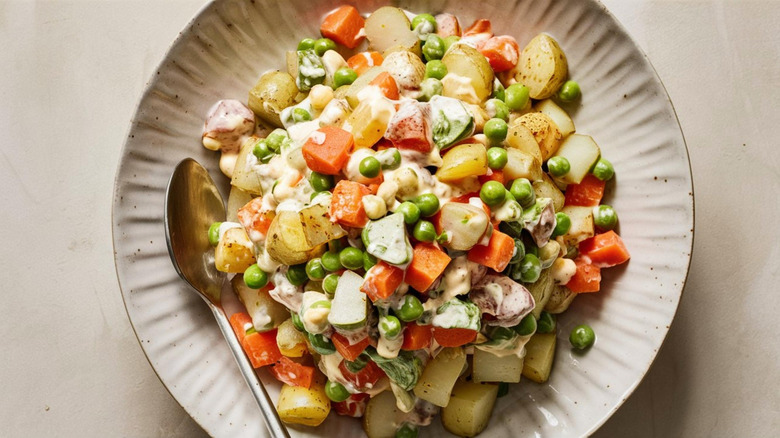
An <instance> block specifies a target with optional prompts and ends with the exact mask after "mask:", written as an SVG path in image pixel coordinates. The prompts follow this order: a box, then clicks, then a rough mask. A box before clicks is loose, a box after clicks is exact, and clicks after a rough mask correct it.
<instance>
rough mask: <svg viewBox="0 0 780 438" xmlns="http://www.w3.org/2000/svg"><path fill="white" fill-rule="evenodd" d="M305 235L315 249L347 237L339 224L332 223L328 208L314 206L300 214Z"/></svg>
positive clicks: (308, 242) (318, 205) (309, 244)
mask: <svg viewBox="0 0 780 438" xmlns="http://www.w3.org/2000/svg"><path fill="white" fill-rule="evenodd" d="M298 218H299V220H300V221H301V225H302V226H303V235H304V238H305V239H306V243H307V244H308V246H309V247H315V246H317V245H321V244H323V243H328V242H330V241H331V240H334V239H339V238H341V237H344V236H346V235H347V232H346V231H344V229H343V228H341V226H340V225H339V224H336V223H333V222H331V221H330V217H329V216H328V208H327V207H325V206H324V205H321V204H314V205H311V206H309V207H306V208H304V209H302V210H301V211H299V212H298Z"/></svg>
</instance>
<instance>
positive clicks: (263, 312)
mask: <svg viewBox="0 0 780 438" xmlns="http://www.w3.org/2000/svg"><path fill="white" fill-rule="evenodd" d="M230 285H231V286H232V287H233V292H235V294H236V295H237V296H238V299H239V300H241V302H242V303H243V304H244V307H246V311H247V313H249V316H251V317H252V325H253V326H254V327H255V330H257V331H258V332H264V331H268V330H271V329H272V328H274V327H277V326H278V325H279V324H281V323H282V322H283V321H284V320H286V319H289V318H290V312H289V311H288V310H287V308H286V307H284V305H282V304H281V303H279V302H277V301H276V300H274V299H273V298H271V296H270V295H269V294H268V291H267V290H264V289H252V288H250V287H249V286H247V285H246V283H244V276H243V275H236V276H235V277H233V278H232V279H231V280H230Z"/></svg>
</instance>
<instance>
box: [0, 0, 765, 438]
mask: <svg viewBox="0 0 780 438" xmlns="http://www.w3.org/2000/svg"><path fill="white" fill-rule="evenodd" d="M202 3H203V2H202V1H196V0H191V1H190V0H187V1H175V2H173V1H166V2H157V1H103V2H86V1H59V2H37V3H35V2H25V1H18V2H14V1H12V2H8V1H5V2H0V41H3V42H4V43H3V49H2V50H0V99H2V100H1V102H2V105H0V132H2V133H3V137H4V138H3V141H0V152H1V153H2V154H1V156H0V182H2V184H3V185H4V190H2V191H0V205H2V208H0V223H2V224H3V225H4V227H5V229H6V232H5V233H4V237H5V238H4V239H3V241H4V242H5V243H6V248H5V251H3V253H2V256H0V257H2V263H0V266H2V269H0V285H2V286H0V288H1V289H2V290H3V292H4V296H5V300H4V305H3V306H2V309H3V312H4V316H5V317H4V318H3V319H2V320H0V330H1V332H2V333H3V334H4V337H3V341H2V345H3V350H4V355H3V356H4V360H3V361H1V362H0V382H2V390H3V397H2V398H0V428H1V429H2V431H3V432H2V435H4V436H42V435H51V434H54V435H55V436H106V435H108V436H138V437H146V436H181V437H191V436H200V435H202V434H203V433H202V431H200V429H199V428H198V426H197V425H196V424H195V423H194V422H193V421H192V420H191V419H190V418H189V417H188V416H187V414H186V413H185V412H184V411H183V410H182V409H181V408H180V407H179V406H178V405H177V404H176V402H175V401H174V400H173V399H172V398H171V397H170V395H169V394H168V393H167V392H166V390H165V389H164V388H163V386H162V385H161V384H160V382H159V381H158V379H157V377H156V376H155V375H154V373H153V371H152V369H151V367H150V366H149V365H148V363H147V362H146V359H145V358H144V356H143V354H142V352H141V349H140V348H139V346H138V344H137V341H136V338H135V336H134V335H133V332H132V329H131V328H130V325H129V322H128V320H127V316H126V313H125V310H124V307H123V304H122V299H121V296H120V294H119V290H118V286H117V283H116V277H115V274H114V266H113V254H112V247H111V229H110V223H111V218H110V211H111V210H110V203H111V194H112V190H113V178H114V173H115V169H116V163H117V160H118V157H119V152H120V148H119V145H121V144H122V142H123V141H124V135H125V130H126V128H127V123H128V121H129V119H130V117H131V115H132V113H133V109H134V106H135V104H136V102H137V100H138V98H139V96H140V94H141V92H142V90H143V87H144V84H145V82H146V80H147V79H148V78H149V77H150V76H151V74H152V73H153V71H154V68H155V66H156V65H157V63H158V62H159V60H160V59H161V58H162V56H163V54H164V52H165V50H166V48H167V47H168V45H169V44H170V42H171V41H172V40H173V39H174V38H175V37H176V35H177V34H178V31H179V30H180V29H182V28H183V27H184V25H185V24H186V23H187V22H188V21H189V19H190V18H191V17H192V16H193V15H194V13H195V12H196V11H197V10H198V9H199V8H200V7H201V6H202ZM605 4H606V5H607V6H608V7H609V8H610V9H611V11H612V12H613V13H614V14H615V15H616V16H617V18H618V19H619V20H620V21H621V22H622V23H623V24H624V25H625V26H626V28H627V29H628V31H629V33H630V34H631V35H632V36H633V37H634V39H635V40H636V41H637V42H638V43H639V45H640V46H641V47H642V48H643V49H644V50H645V51H646V53H647V54H648V56H649V58H650V59H651V61H652V62H653V64H654V66H655V68H656V69H657V71H658V74H659V76H660V77H661V79H662V80H663V81H664V83H665V85H666V87H667V90H668V92H669V94H670V96H671V98H672V101H673V102H674V103H675V106H676V109H677V113H678V116H679V118H680V123H681V125H682V127H683V131H684V133H685V136H686V139H687V142H688V147H689V150H690V157H691V163H692V167H693V174H694V186H695V188H696V212H697V215H696V216H697V220H696V242H695V246H694V258H693V264H692V267H691V273H690V277H689V281H688V285H687V287H686V290H685V294H684V297H683V300H682V304H681V306H680V309H679V312H678V315H677V319H676V321H675V323H674V325H673V326H672V329H671V331H670V334H669V337H668V338H667V342H666V344H665V345H664V347H663V348H662V349H661V351H660V353H659V355H658V357H657V360H656V362H655V364H654V365H653V367H652V368H651V370H650V372H649V374H648V375H647V377H646V379H645V380H644V382H643V383H642V384H641V385H640V386H639V388H638V389H637V391H636V392H635V393H634V395H633V396H632V397H631V398H630V399H629V400H628V402H627V403H626V404H625V405H624V406H623V407H622V408H621V409H620V410H619V411H618V413H617V414H616V415H615V416H614V417H613V418H612V419H611V420H609V421H608V422H607V423H606V425H605V426H604V427H603V428H602V429H601V430H600V431H599V432H598V433H597V434H596V435H595V436H599V437H607V436H629V435H630V436H639V437H656V436H657V437H661V436H736V435H743V436H770V435H772V434H773V432H776V431H777V430H778V429H780V416H778V414H777V413H778V412H780V398H778V393H777V391H776V384H777V382H778V381H780V366H779V365H778V360H779V359H780V357H778V356H780V354H779V353H780V347H778V345H780V342H779V341H780V336H778V328H777V325H776V323H775V318H774V316H775V315H776V314H777V313H778V310H779V309H778V307H779V306H778V300H777V299H776V293H777V290H776V284H777V283H778V280H780V278H778V277H780V275H779V274H778V269H780V268H779V267H780V250H778V247H777V245H776V242H778V241H780V231H778V227H777V225H776V221H777V218H778V217H780V215H778V206H777V199H778V194H780V152H778V150H777V147H776V145H775V143H776V142H775V141H773V139H772V138H771V137H770V136H771V135H772V134H773V130H774V129H773V128H774V127H775V125H776V124H777V122H778V121H780V117H778V116H780V114H779V112H778V110H777V109H776V102H778V101H780V87H778V86H777V83H778V81H779V80H780V36H778V34H777V33H776V28H777V24H778V23H780V2H777V1H769V2H755V1H750V2H748V1H733V2H723V1H711V2H687V1H685V2H670V1H625V0H611V1H605ZM762 201H763V202H762Z"/></svg>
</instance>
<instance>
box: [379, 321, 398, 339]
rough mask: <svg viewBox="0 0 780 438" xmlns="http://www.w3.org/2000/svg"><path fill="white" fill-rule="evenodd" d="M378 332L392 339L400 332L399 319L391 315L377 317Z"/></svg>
mask: <svg viewBox="0 0 780 438" xmlns="http://www.w3.org/2000/svg"><path fill="white" fill-rule="evenodd" d="M379 334H381V335H382V336H384V337H385V338H386V339H390V340H393V339H395V338H397V337H398V335H400V334H401V321H399V320H398V318H396V317H395V316H393V315H387V316H383V317H381V318H379Z"/></svg>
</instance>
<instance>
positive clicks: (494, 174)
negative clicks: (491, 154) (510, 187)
mask: <svg viewBox="0 0 780 438" xmlns="http://www.w3.org/2000/svg"><path fill="white" fill-rule="evenodd" d="M477 179H478V180H479V183H480V184H485V183H486V182H488V181H498V182H500V183H501V184H506V177H505V176H504V171H503V170H490V173H489V174H487V175H480V176H478V177H477ZM483 204H484V203H483Z"/></svg>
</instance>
